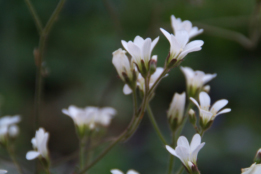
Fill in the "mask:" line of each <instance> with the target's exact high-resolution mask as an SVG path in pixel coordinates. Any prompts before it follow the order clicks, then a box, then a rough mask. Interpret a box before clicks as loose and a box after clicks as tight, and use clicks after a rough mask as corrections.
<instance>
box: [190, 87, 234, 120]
mask: <svg viewBox="0 0 261 174" xmlns="http://www.w3.org/2000/svg"><path fill="white" fill-rule="evenodd" d="M190 100H191V101H192V102H193V103H194V104H195V105H196V106H197V107H198V109H199V112H200V117H201V118H202V120H203V124H207V123H208V122H209V121H212V120H214V119H215V117H216V116H218V115H220V114H224V113H227V112H230V111H231V109H230V108H226V109H223V110H221V109H222V108H223V107H225V106H226V105H227V103H228V100H226V99H221V100H218V101H216V102H215V103H214V104H213V105H212V107H211V108H210V97H209V95H208V94H207V93H206V92H200V94H199V101H200V105H199V104H198V102H197V101H196V100H195V99H194V98H192V97H190ZM220 110H221V111H220Z"/></svg>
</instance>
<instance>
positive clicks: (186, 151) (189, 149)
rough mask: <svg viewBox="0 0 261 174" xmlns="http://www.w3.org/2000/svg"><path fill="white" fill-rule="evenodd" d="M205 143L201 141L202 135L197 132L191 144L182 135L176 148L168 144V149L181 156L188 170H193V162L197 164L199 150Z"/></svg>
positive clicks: (178, 156)
mask: <svg viewBox="0 0 261 174" xmlns="http://www.w3.org/2000/svg"><path fill="white" fill-rule="evenodd" d="M204 145H205V143H201V137H200V135H199V134H195V135H194V136H193V138H192V140H191V143H190V144H189V142H188V140H187V138H186V137H184V136H180V137H179V139H178V142H177V147H176V148H175V149H173V148H172V147H170V146H168V145H166V149H167V150H168V151H169V153H171V154H172V155H174V156H176V157H177V158H179V159H180V161H181V162H182V163H183V164H184V166H185V167H186V168H187V170H188V171H191V166H192V165H191V164H194V165H195V166H197V156H198V152H199V151H200V149H201V148H202V147H203V146H204Z"/></svg>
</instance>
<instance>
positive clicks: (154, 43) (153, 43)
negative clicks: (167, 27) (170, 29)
mask: <svg viewBox="0 0 261 174" xmlns="http://www.w3.org/2000/svg"><path fill="white" fill-rule="evenodd" d="M158 41H159V36H158V37H156V38H155V39H154V40H153V41H152V43H151V48H150V51H151V52H152V50H153V49H154V47H155V46H156V44H157V43H158Z"/></svg>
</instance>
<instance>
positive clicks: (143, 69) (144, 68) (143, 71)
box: [139, 59, 148, 79]
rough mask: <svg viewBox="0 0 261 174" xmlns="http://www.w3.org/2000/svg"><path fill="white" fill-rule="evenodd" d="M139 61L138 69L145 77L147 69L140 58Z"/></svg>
mask: <svg viewBox="0 0 261 174" xmlns="http://www.w3.org/2000/svg"><path fill="white" fill-rule="evenodd" d="M140 62H141V68H139V71H140V73H141V75H142V77H143V78H144V79H145V78H146V77H147V75H148V70H147V68H146V65H145V62H144V60H142V59H141V61H140Z"/></svg>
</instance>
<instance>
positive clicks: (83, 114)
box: [62, 105, 117, 129]
mask: <svg viewBox="0 0 261 174" xmlns="http://www.w3.org/2000/svg"><path fill="white" fill-rule="evenodd" d="M62 112H63V113H64V114H66V115H68V116H70V117H71V118H72V119H73V121H74V123H75V124H76V125H77V126H78V127H81V128H82V127H84V126H87V127H88V128H89V129H94V128H96V127H97V126H98V125H102V126H108V125H109V124H110V122H111V119H112V117H113V116H114V115H115V114H116V113H117V112H116V110H115V109H113V108H111V107H104V108H98V107H94V106H88V107H85V108H78V107H76V106H73V105H71V106H69V108H68V109H62Z"/></svg>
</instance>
